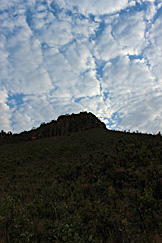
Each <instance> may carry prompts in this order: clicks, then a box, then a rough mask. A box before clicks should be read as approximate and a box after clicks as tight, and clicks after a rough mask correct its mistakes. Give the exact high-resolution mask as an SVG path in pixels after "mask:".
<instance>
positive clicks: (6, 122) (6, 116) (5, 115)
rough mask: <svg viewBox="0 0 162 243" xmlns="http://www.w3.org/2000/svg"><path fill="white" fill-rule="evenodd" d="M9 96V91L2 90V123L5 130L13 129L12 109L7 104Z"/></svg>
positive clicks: (0, 122) (0, 113)
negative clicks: (11, 124) (11, 123)
mask: <svg viewBox="0 0 162 243" xmlns="http://www.w3.org/2000/svg"><path fill="white" fill-rule="evenodd" d="M7 98H8V95H7V92H6V91H5V90H2V91H1V90H0V125H1V127H2V128H3V130H5V131H9V130H11V126H10V118H11V110H10V108H9V106H8V105H7V104H6V102H7Z"/></svg>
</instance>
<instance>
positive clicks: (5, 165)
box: [0, 128, 162, 243]
mask: <svg viewBox="0 0 162 243" xmlns="http://www.w3.org/2000/svg"><path fill="white" fill-rule="evenodd" d="M161 212H162V137H161V135H160V134H158V135H157V136H155V135H144V134H139V133H138V134H137V133H134V134H130V133H124V132H115V131H108V130H106V129H103V128H94V129H90V130H86V131H81V132H77V133H72V134H70V135H66V136H60V137H59V136H55V137H48V138H42V139H38V140H34V141H26V142H25V141H18V142H16V143H8V144H7V143H6V144H3V143H2V144H1V146H0V239H1V241H0V242H2V243H3V242H9V243H10V242H11V243H14V242H24V243H25V242H37V243H40V242H46V243H48V242H56V243H57V242H66V243H67V242H69V243H78V242H79V243H87V242H92V243H106V242H110V243H136V242H137V243H139V242H141V243H144V242H145V243H160V242H162V213H161Z"/></svg>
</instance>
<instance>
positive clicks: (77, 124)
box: [0, 112, 106, 145]
mask: <svg viewBox="0 0 162 243" xmlns="http://www.w3.org/2000/svg"><path fill="white" fill-rule="evenodd" d="M92 128H105V129H106V125H105V124H104V123H103V122H101V121H100V120H99V119H98V118H97V117H96V116H95V115H93V114H92V113H91V112H89V113H87V112H80V113H79V114H72V115H69V114H67V115H62V116H59V117H58V119H57V120H52V121H51V122H49V123H42V124H41V125H40V127H38V128H33V129H32V130H30V131H28V132H27V131H24V132H21V133H20V134H12V132H8V133H5V132H4V131H3V130H2V131H1V133H0V145H1V144H4V143H14V142H19V141H29V140H35V139H40V138H44V137H51V136H63V135H68V134H71V133H73V132H80V131H85V130H89V129H92Z"/></svg>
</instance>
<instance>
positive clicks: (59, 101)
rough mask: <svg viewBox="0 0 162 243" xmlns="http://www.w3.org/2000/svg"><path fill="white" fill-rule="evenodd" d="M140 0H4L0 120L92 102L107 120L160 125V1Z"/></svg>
mask: <svg viewBox="0 0 162 243" xmlns="http://www.w3.org/2000/svg"><path fill="white" fill-rule="evenodd" d="M136 2H137V1H134V0H129V1H128V0H124V1H121V0H116V1H114V0H109V1H106V0H102V1H96V0H95V1H93V2H92V1H90V0H83V1H79V0H75V1H74V0H70V1H68V0H57V1H54V0H48V1H46V3H45V2H44V1H43V0H41V1H35V0H27V1H24V0H10V1H9V0H5V1H4V0H1V2H0V9H1V10H5V11H2V12H1V14H0V33H1V34H0V73H1V77H0V85H1V93H0V104H1V110H0V112H1V118H0V119H1V120H0V126H2V127H3V128H5V129H7V127H8V129H9V128H10V122H11V123H12V124H13V129H14V131H19V132H20V131H22V130H28V129H31V128H32V127H33V126H38V125H39V124H40V123H41V122H43V121H49V120H51V119H54V118H57V116H58V115H60V114H64V113H72V112H79V111H81V110H87V111H91V112H93V113H94V114H96V115H97V116H98V117H100V118H101V119H102V120H104V121H105V122H107V124H108V127H109V128H118V129H119V128H120V129H123V130H124V129H126V128H127V129H129V128H130V129H134V130H136V129H141V130H143V131H145V130H149V131H151V132H152V131H153V130H156V129H157V130H160V129H161V128H162V124H161V121H160V117H161V114H162V111H161V107H160V105H159V104H161V90H162V79H161V77H162V71H161V64H162V42H161V37H162V31H161V24H162V22H161V21H162V18H161V14H160V11H161V10H160V8H161V5H160V1H159V2H158V3H159V5H157V4H154V1H152V0H150V1H138V3H139V4H140V8H139V9H138V8H137V7H136ZM144 2H145V3H144ZM142 6H145V8H142ZM122 9H123V10H124V11H121V10H122ZM93 15H94V16H93ZM8 94H10V96H8ZM13 94H14V96H12V95H13ZM20 94H22V97H23V98H22V99H20V100H19V102H18V100H17V101H16V95H20ZM20 96H21V95H20ZM17 99H18V98H17ZM20 101H21V102H20ZM154 107H156V108H154ZM53 116H55V117H53ZM3 128H2V129H3Z"/></svg>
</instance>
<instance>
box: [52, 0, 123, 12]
mask: <svg viewBox="0 0 162 243" xmlns="http://www.w3.org/2000/svg"><path fill="white" fill-rule="evenodd" d="M51 2H52V1H51ZM57 4H58V5H59V6H61V7H64V8H70V9H71V10H73V9H74V8H75V9H76V8H78V11H79V12H81V13H82V14H84V15H88V14H90V13H91V14H94V15H97V14H110V13H113V12H116V11H120V10H121V9H123V8H125V7H127V5H128V0H122V1H121V0H115V1H114V0H109V1H106V0H100V1H97V0H93V2H92V1H90V0H82V1H79V0H70V1H68V0H57Z"/></svg>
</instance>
